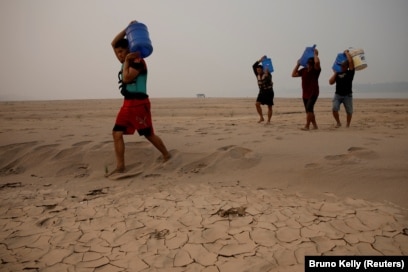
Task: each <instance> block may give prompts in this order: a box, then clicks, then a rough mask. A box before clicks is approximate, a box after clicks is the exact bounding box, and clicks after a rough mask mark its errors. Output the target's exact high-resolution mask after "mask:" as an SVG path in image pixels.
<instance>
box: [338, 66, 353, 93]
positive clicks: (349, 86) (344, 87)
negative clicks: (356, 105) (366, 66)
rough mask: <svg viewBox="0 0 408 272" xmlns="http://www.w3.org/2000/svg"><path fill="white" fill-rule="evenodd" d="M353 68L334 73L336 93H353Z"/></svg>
mask: <svg viewBox="0 0 408 272" xmlns="http://www.w3.org/2000/svg"><path fill="white" fill-rule="evenodd" d="M354 73H355V71H354V70H347V71H346V72H344V73H338V74H337V75H336V94H338V95H341V96H346V95H349V94H352V93H353V79H354Z"/></svg>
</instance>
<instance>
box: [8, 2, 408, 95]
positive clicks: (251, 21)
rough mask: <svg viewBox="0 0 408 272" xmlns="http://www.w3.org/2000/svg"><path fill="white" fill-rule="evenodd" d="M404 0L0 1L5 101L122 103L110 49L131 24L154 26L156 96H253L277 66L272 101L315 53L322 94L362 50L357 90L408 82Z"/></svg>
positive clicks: (151, 64) (151, 82)
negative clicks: (345, 56)
mask: <svg viewBox="0 0 408 272" xmlns="http://www.w3.org/2000/svg"><path fill="white" fill-rule="evenodd" d="M407 12H408V1H406V0H390V1H384V0H359V1H354V0H345V1H335V0H321V1H318V0H308V1H305V0H293V1H291V0H274V1H272V0H253V1H248V0H197V1H192V0H172V1H169V0H149V1H136V0H133V1H130V0H129V1H125V0H123V1H122V0H70V1H68V0H64V1H62V0H35V1H33V0H1V2H0V31H1V32H0V33H1V40H2V42H1V43H0V65H1V78H0V84H1V85H0V100H15V99H18V100H21V99H27V100H28V99H83V98H95V99H99V98H120V97H121V96H120V93H119V90H118V85H117V72H118V70H119V68H120V64H119V62H118V61H117V59H116V57H115V56H114V54H113V51H112V49H111V46H110V42H111V41H112V39H113V37H114V36H115V35H116V34H117V33H118V32H119V31H120V30H122V29H124V28H125V27H126V26H127V25H128V23H129V22H130V21H132V20H138V21H140V22H143V23H145V24H146V25H147V26H148V29H149V33H150V38H151V40H152V44H153V47H154V52H153V54H152V55H151V56H150V57H148V58H147V59H146V61H147V63H148V68H149V78H148V93H149V94H150V96H151V97H193V96H195V94H196V93H205V94H206V95H207V96H218V97H222V96H225V97H230V96H233V97H236V96H238V97H251V96H253V97H255V96H256V94H257V84H256V78H255V76H254V75H253V72H252V68H251V66H252V64H253V63H254V61H255V60H257V59H259V58H260V57H261V56H262V55H264V54H266V55H267V56H269V57H270V58H271V59H272V62H273V65H274V68H275V72H274V73H273V81H274V89H275V93H276V96H280V97H284V96H285V92H288V91H289V90H293V89H296V88H298V89H299V96H300V79H299V78H292V77H291V76H290V75H291V71H292V69H293V67H294V66H295V64H296V62H297V60H298V59H299V57H300V55H301V54H302V52H303V50H304V48H305V47H306V46H311V45H313V44H317V48H318V49H319V52H320V54H319V56H320V59H321V65H322V73H321V75H320V85H321V86H324V85H326V86H327V85H328V79H329V77H330V76H331V73H332V71H331V66H332V63H333V61H334V59H335V57H336V55H337V53H340V52H342V51H344V50H345V49H346V48H348V47H350V46H352V47H355V48H363V49H364V51H365V57H366V60H367V63H368V68H367V69H365V70H362V71H358V72H357V73H356V76H355V80H354V83H355V84H360V83H361V84H363V83H384V82H394V81H407V76H408V72H407V68H406V67H407V66H408V55H407V53H408V16H407Z"/></svg>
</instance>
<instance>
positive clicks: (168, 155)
mask: <svg viewBox="0 0 408 272" xmlns="http://www.w3.org/2000/svg"><path fill="white" fill-rule="evenodd" d="M170 159H171V154H170V153H167V154H166V155H163V162H166V161H168V160H170Z"/></svg>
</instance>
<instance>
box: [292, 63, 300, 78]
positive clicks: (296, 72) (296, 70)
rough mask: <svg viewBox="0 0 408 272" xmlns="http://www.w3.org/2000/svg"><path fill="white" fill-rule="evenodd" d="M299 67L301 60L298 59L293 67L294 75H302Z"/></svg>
mask: <svg viewBox="0 0 408 272" xmlns="http://www.w3.org/2000/svg"><path fill="white" fill-rule="evenodd" d="M299 67H300V60H298V62H297V63H296V66H295V68H293V71H292V77H300V75H299Z"/></svg>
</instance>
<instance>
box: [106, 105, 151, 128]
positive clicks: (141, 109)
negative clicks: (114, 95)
mask: <svg viewBox="0 0 408 272" xmlns="http://www.w3.org/2000/svg"><path fill="white" fill-rule="evenodd" d="M113 130H114V131H123V134H128V135H129V134H130V135H131V134H134V133H135V131H136V130H137V131H138V133H139V135H145V136H150V135H153V134H154V132H153V124H152V115H151V113H150V100H149V98H146V99H142V100H140V99H125V100H124V101H123V105H122V108H120V111H119V113H118V115H117V116H116V122H115V127H114V128H113Z"/></svg>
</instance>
